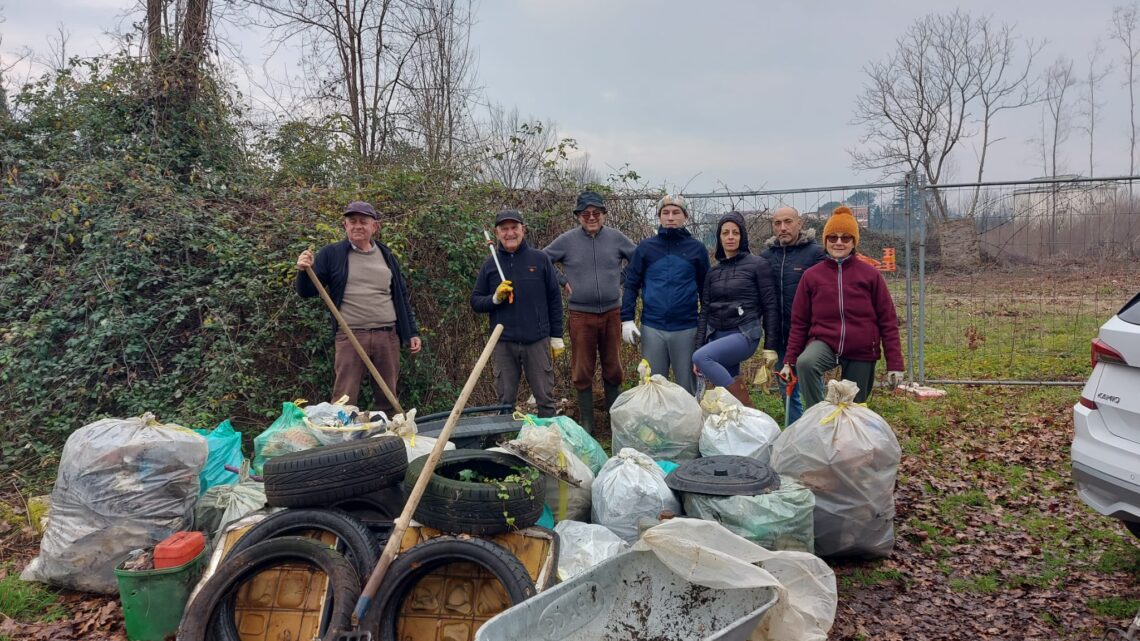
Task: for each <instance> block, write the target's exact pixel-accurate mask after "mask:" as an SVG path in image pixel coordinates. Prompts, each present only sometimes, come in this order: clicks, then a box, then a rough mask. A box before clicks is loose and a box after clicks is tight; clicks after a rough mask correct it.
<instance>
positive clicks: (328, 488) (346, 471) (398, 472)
mask: <svg viewBox="0 0 1140 641" xmlns="http://www.w3.org/2000/svg"><path fill="white" fill-rule="evenodd" d="M407 467H408V454H407V450H406V449H405V448H404V442H403V440H402V439H401V438H400V437H398V436H380V437H376V438H367V439H363V440H359V441H350V442H348V443H340V444H338V445H330V446H328V447H319V448H315V449H311V450H303V451H300V452H293V453H291V454H284V455H282V456H277V457H274V458H271V459H269V460H268V461H266V463H265V468H264V469H265V500H266V501H265V502H266V504H267V505H271V506H275V507H310V506H324V505H329V504H331V503H333V502H335V501H338V500H341V499H346V498H351V497H353V496H359V495H361V494H367V493H369V492H372V491H375V490H379V489H382V488H385V487H390V486H392V485H395V484H396V483H398V482H399V481H400V479H401V478H402V477H403V476H404V472H405V471H406V470H407Z"/></svg>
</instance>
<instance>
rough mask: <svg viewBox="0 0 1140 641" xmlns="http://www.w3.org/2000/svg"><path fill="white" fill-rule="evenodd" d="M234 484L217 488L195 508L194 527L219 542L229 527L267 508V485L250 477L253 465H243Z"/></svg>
mask: <svg viewBox="0 0 1140 641" xmlns="http://www.w3.org/2000/svg"><path fill="white" fill-rule="evenodd" d="M235 476H236V477H237V478H238V479H240V480H239V481H238V482H237V483H234V484H232V485H215V486H214V487H212V488H210V489H208V490H206V492H205V493H204V494H203V495H202V496H201V497H200V498H199V499H198V504H197V505H196V506H194V528H195V529H197V530H199V531H202V532H205V533H206V536H208V537H210V540H211V541H217V540H218V537H219V536H220V535H221V534H222V533H223V532H225V528H226V526H227V525H229V524H230V523H232V522H233V521H237V520H238V519H240V518H242V517H244V516H245V515H246V514H249V513H251V512H256V511H257V510H260V509H261V508H263V507H265V484H264V483H260V482H258V481H254V480H251V479H250V478H249V462H248V461H245V462H243V463H242V464H241V468H240V469H239V471H238V473H237V474H236V475H235Z"/></svg>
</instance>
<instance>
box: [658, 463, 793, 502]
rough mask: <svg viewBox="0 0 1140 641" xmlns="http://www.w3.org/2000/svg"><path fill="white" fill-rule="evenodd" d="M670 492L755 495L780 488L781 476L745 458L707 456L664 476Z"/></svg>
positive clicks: (680, 466) (761, 464)
mask: <svg viewBox="0 0 1140 641" xmlns="http://www.w3.org/2000/svg"><path fill="white" fill-rule="evenodd" d="M665 484H666V485H668V486H669V489H671V490H676V491H677V492H691V493H694V494H712V495H715V496H755V495H757V494H765V493H767V492H771V491H772V490H778V489H780V477H779V476H777V475H776V474H774V473H773V472H772V470H771V468H769V467H768V466H767V465H765V464H764V463H761V462H760V461H757V460H756V459H754V458H749V457H747V456H732V455H728V454H726V455H721V456H706V457H704V458H698V459H693V460H691V461H685V462H684V463H681V464H680V465H679V466H677V469H675V470H673V471H672V472H670V473H669V475H668V476H666V477H665Z"/></svg>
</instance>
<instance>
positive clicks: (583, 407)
mask: <svg viewBox="0 0 1140 641" xmlns="http://www.w3.org/2000/svg"><path fill="white" fill-rule="evenodd" d="M578 414H579V415H580V417H581V418H579V419H578V424H579V425H581V426H582V427H583V428H585V429H586V431H587V432H589V433H591V434H592V433H593V432H594V390H593V388H591V389H580V390H578Z"/></svg>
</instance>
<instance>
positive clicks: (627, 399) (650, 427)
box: [610, 360, 701, 461]
mask: <svg viewBox="0 0 1140 641" xmlns="http://www.w3.org/2000/svg"><path fill="white" fill-rule="evenodd" d="M637 371H638V373H639V374H640V375H641V384H640V385H638V386H637V387H634V388H633V389H629V390H626V391H625V392H622V393H621V395H620V396H618V397H617V400H616V401H614V404H613V407H612V408H610V429H611V431H612V433H613V451H615V452H620V451H621V450H622V449H624V448H627V447H631V448H633V449H635V450H637V451H639V452H643V453H645V454H648V455H649V456H650V457H652V458H654V459H657V460H664V461H683V460H688V459H694V458H697V456H699V455H700V450H699V448H698V441H699V440H700V437H701V406H700V405H699V404H698V403H697V399H695V398H693V396H692V395H691V394H689V393H688V392H687V391H685V388H683V387H681V386H680V385H677V384H676V383H673V382H670V381H668V380H666V379H665V378H664V377H663V376H661V375H659V374H652V372H651V371H650V369H649V363H647V362H646V361H644V360H642V361H641V364H640V365H638V368H637Z"/></svg>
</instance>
